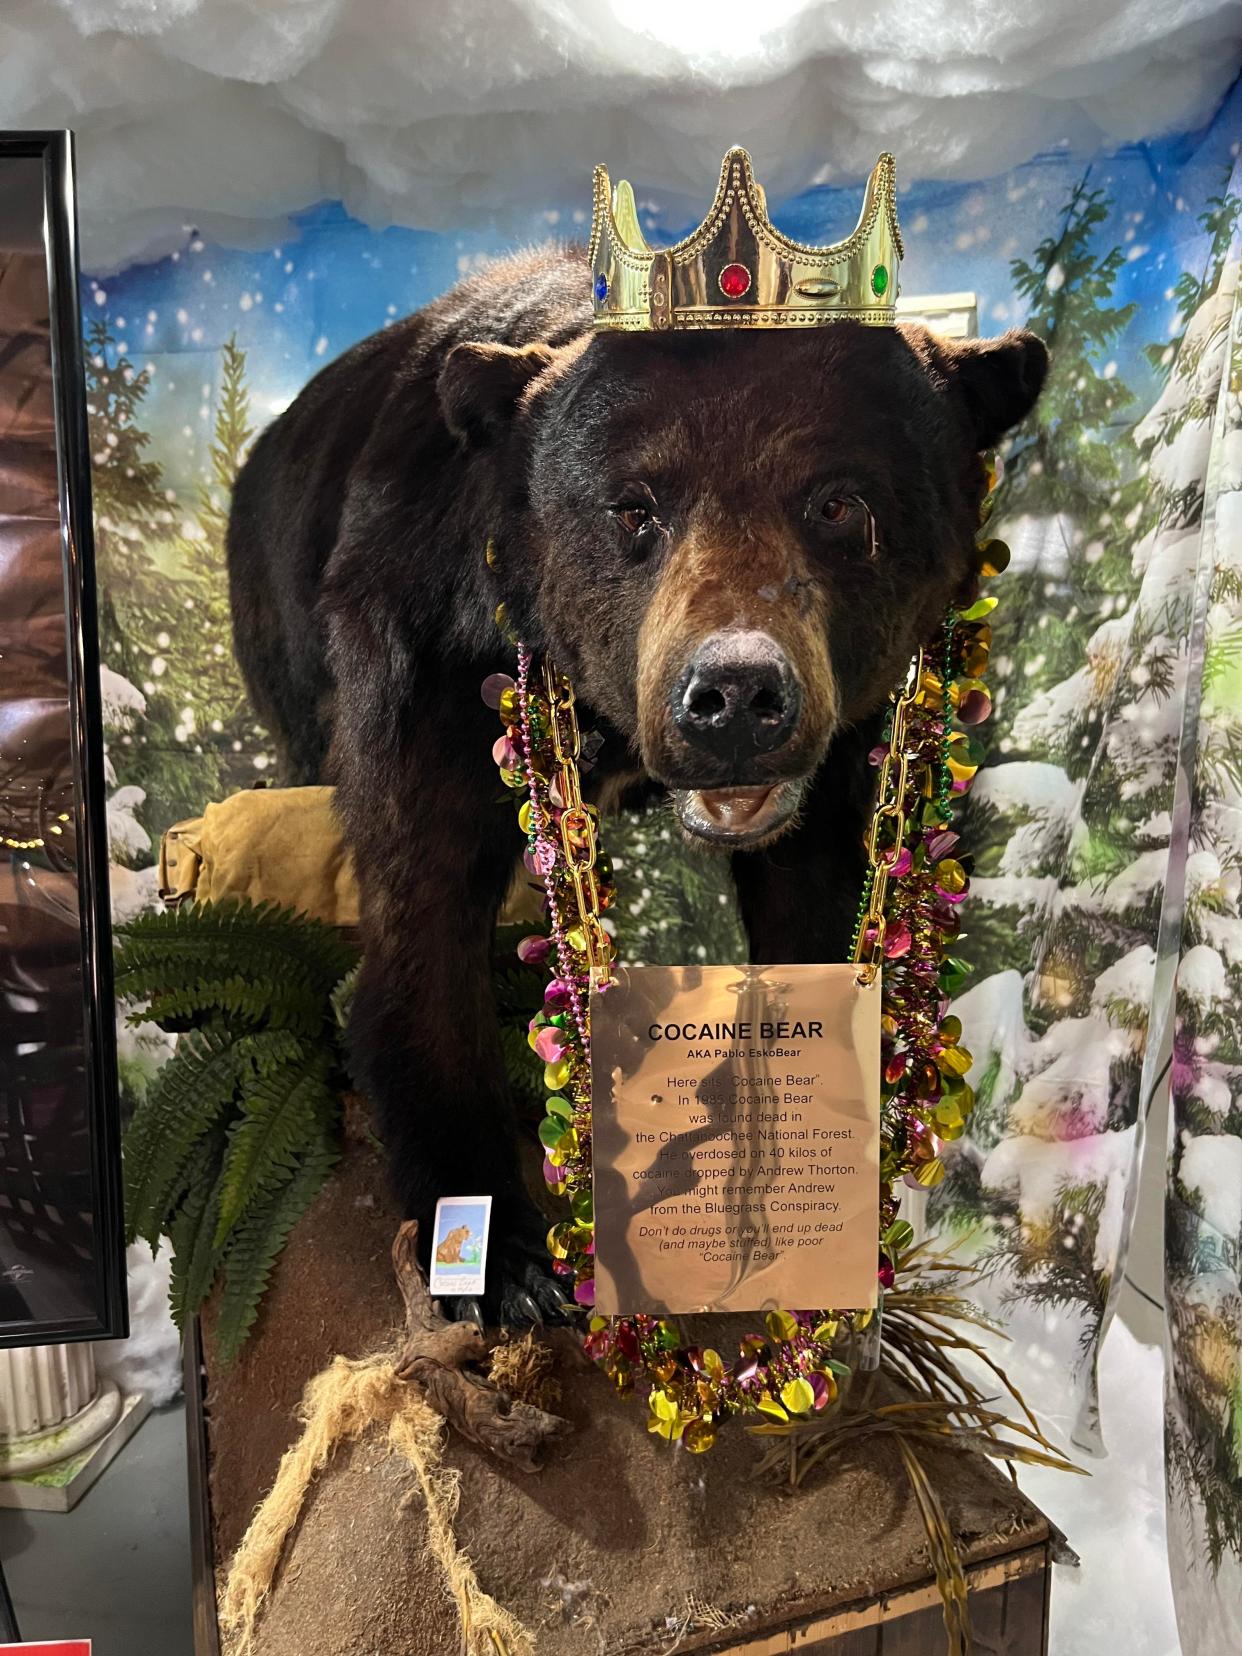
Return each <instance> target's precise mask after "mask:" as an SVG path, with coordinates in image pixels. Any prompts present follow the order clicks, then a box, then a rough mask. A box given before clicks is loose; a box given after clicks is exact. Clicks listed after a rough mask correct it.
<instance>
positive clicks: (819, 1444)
mask: <svg viewBox="0 0 1242 1656" xmlns="http://www.w3.org/2000/svg"><path fill="white" fill-rule="evenodd" d="M974 1274H976V1273H975V1272H974V1268H973V1267H972V1266H970V1265H968V1264H963V1263H962V1262H961V1261H960V1260H955V1259H952V1258H951V1257H950V1255H949V1254H948V1252H947V1251H943V1250H942V1251H934V1250H933V1249H932V1248H931V1246H930V1245H929V1244H928V1243H926V1242H924V1243H920V1244H919V1245H918V1246H917V1247H913V1248H910V1249H908V1250H907V1251H906V1252H905V1253H904V1254H903V1255H902V1256H901V1259H900V1261H899V1263H898V1266H897V1285H896V1286H895V1287H894V1288H893V1289H891V1290H890V1291H889V1292H888V1293H887V1294H886V1295H885V1296H884V1305H883V1315H882V1319H881V1323H880V1345H879V1351H880V1359H879V1366H878V1368H877V1369H875V1370H873V1371H872V1372H870V1373H857V1374H855V1375H854V1377H853V1379H852V1381H851V1383H850V1384H848V1385H845V1386H843V1387H842V1388H841V1390H840V1393H839V1395H838V1397H837V1399H836V1401H835V1402H834V1403H832V1404H830V1405H829V1406H828V1408H826V1409H825V1410H824V1412H823V1413H822V1414H820V1415H816V1416H814V1417H812V1418H811V1419H802V1420H789V1421H779V1422H778V1421H770V1420H765V1421H764V1422H763V1423H762V1424H761V1425H757V1426H752V1427H750V1428H748V1430H749V1431H750V1432H751V1433H752V1435H753V1436H755V1437H764V1438H770V1439H773V1440H774V1441H773V1442H772V1443H771V1444H770V1445H769V1446H768V1447H767V1449H766V1451H765V1453H764V1454H763V1456H762V1457H761V1459H760V1462H759V1468H758V1470H759V1472H760V1473H773V1472H781V1473H783V1474H784V1476H786V1477H787V1478H788V1480H789V1482H790V1484H792V1485H797V1484H800V1483H801V1482H802V1480H803V1479H804V1478H805V1477H806V1476H807V1474H808V1473H809V1472H811V1471H812V1470H813V1468H815V1467H817V1466H822V1465H823V1464H824V1463H825V1462H827V1461H829V1460H830V1459H831V1458H832V1456H833V1455H835V1454H837V1453H839V1452H840V1451H841V1450H843V1449H853V1448H855V1447H856V1446H857V1445H858V1444H859V1443H861V1442H864V1441H866V1440H867V1439H868V1438H877V1437H885V1438H888V1439H889V1440H890V1441H892V1442H893V1443H894V1444H895V1445H896V1447H897V1450H898V1452H899V1453H900V1455H901V1460H902V1465H903V1466H904V1467H905V1471H906V1476H907V1477H908V1478H909V1480H910V1487H911V1489H912V1491H913V1493H914V1498H915V1502H916V1504H917V1506H918V1509H919V1514H920V1516H921V1518H922V1520H923V1525H924V1528H925V1529H926V1531H927V1541H928V1546H929V1548H930V1551H931V1559H932V1566H933V1569H934V1570H935V1575H936V1583H937V1586H938V1587H939V1589H940V1595H941V1599H942V1600H943V1604H944V1620H945V1633H946V1636H947V1641H948V1644H947V1649H948V1652H949V1656H971V1652H972V1651H973V1649H974V1643H973V1638H972V1635H971V1627H970V1607H969V1602H968V1598H967V1586H966V1576H965V1571H964V1569H963V1567H962V1559H961V1552H960V1549H959V1547H958V1544H957V1538H956V1537H955V1535H954V1534H953V1528H952V1525H951V1524H950V1522H949V1520H948V1518H947V1516H946V1514H945V1511H944V1508H943V1506H942V1505H941V1502H940V1498H939V1496H938V1495H937V1494H936V1491H935V1488H934V1487H933V1485H932V1482H931V1479H930V1477H929V1475H928V1473H927V1470H926V1468H925V1466H924V1465H923V1462H922V1461H921V1459H920V1458H919V1451H920V1449H926V1448H948V1447H953V1448H958V1449H967V1450H970V1451H973V1452H974V1453H977V1454H983V1455H987V1456H989V1457H990V1458H991V1459H993V1460H1001V1461H1004V1462H1006V1464H1007V1465H1008V1467H1009V1470H1010V1474H1011V1476H1013V1475H1015V1474H1014V1466H1015V1464H1016V1463H1021V1464H1023V1465H1027V1466H1047V1467H1052V1468H1054V1469H1056V1470H1058V1471H1062V1472H1076V1473H1079V1474H1080V1475H1083V1476H1085V1475H1086V1474H1085V1473H1084V1472H1083V1469H1082V1468H1081V1467H1078V1466H1075V1465H1074V1463H1073V1461H1071V1460H1070V1459H1069V1458H1068V1456H1067V1455H1065V1454H1064V1453H1063V1452H1062V1451H1061V1450H1060V1449H1058V1448H1057V1447H1056V1445H1055V1444H1053V1443H1051V1442H1050V1441H1049V1440H1048V1438H1047V1437H1045V1435H1044V1433H1043V1431H1042V1430H1041V1428H1040V1425H1039V1422H1038V1420H1037V1419H1036V1418H1035V1415H1034V1413H1033V1412H1032V1411H1031V1409H1030V1408H1029V1407H1028V1405H1027V1403H1026V1400H1025V1399H1024V1398H1023V1396H1022V1394H1021V1393H1020V1392H1019V1390H1018V1388H1017V1387H1016V1386H1015V1385H1014V1383H1013V1381H1012V1380H1010V1378H1009V1376H1008V1375H1007V1374H1006V1373H1005V1370H1004V1369H1003V1368H1002V1367H1001V1365H1000V1364H999V1363H998V1362H997V1361H996V1359H995V1358H994V1357H993V1356H992V1355H991V1354H990V1353H989V1352H988V1351H987V1350H986V1348H985V1347H984V1346H983V1345H982V1344H981V1343H980V1341H979V1340H978V1339H976V1338H974V1337H973V1331H974V1330H986V1331H987V1332H989V1333H991V1334H993V1335H996V1336H998V1337H999V1338H1001V1339H1007V1338H1008V1336H1007V1335H1006V1334H1005V1332H1004V1330H1003V1329H1002V1328H1000V1327H999V1326H998V1324H997V1323H995V1322H994V1321H993V1320H992V1318H990V1317H988V1316H987V1315H986V1314H985V1313H984V1312H983V1311H982V1310H980V1308H979V1307H978V1306H977V1305H974V1304H972V1303H971V1301H970V1300H968V1299H967V1298H965V1297H964V1295H963V1294H962V1293H961V1292H960V1289H961V1287H962V1286H963V1285H964V1284H966V1283H968V1282H969V1280H970V1278H971V1276H972V1275H974ZM971 1361H973V1362H975V1363H978V1364H980V1365H982V1367H983V1368H984V1369H985V1370H986V1371H987V1372H989V1373H991V1374H992V1375H994V1376H995V1377H996V1380H997V1381H998V1387H997V1391H996V1394H995V1395H992V1396H989V1395H988V1394H987V1393H985V1392H984V1391H983V1390H981V1389H980V1387H979V1385H978V1384H977V1383H976V1381H975V1380H974V1379H972V1378H971V1375H970V1374H969V1373H968V1372H967V1371H966V1370H965V1369H964V1368H963V1366H962V1364H963V1362H971Z"/></svg>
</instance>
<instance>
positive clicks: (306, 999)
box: [141, 975, 324, 1035]
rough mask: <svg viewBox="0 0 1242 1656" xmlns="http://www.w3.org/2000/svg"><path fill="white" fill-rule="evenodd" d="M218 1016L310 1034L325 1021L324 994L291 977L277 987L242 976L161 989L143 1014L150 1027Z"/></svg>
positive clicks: (152, 997) (154, 994)
mask: <svg viewBox="0 0 1242 1656" xmlns="http://www.w3.org/2000/svg"><path fill="white" fill-rule="evenodd" d="M216 1012H222V1013H227V1014H228V1015H229V1017H230V1018H231V1019H233V1020H235V1021H236V1020H241V1021H245V1022H247V1023H251V1024H264V1025H266V1026H267V1027H268V1028H271V1029H277V1028H279V1029H291V1030H295V1031H298V1032H300V1033H302V1034H307V1035H309V1034H310V1033H312V1031H314V1030H315V1029H316V1028H317V1027H318V1026H319V1025H320V1024H321V1023H322V1022H323V1016H324V1005H323V994H322V992H320V991H318V990H317V989H316V988H315V987H314V985H313V984H311V983H309V982H307V981H306V980H301V981H299V980H298V979H296V978H294V977H292V976H291V975H287V976H286V977H285V979H284V981H283V982H281V983H280V984H273V985H269V984H265V983H262V982H260V981H257V980H251V981H250V982H249V983H248V982H246V980H245V979H244V978H240V977H232V978H216V979H210V980H209V979H200V980H199V981H198V982H195V983H192V984H188V985H187V986H186V987H185V988H182V989H174V990H172V991H171V992H165V991H163V990H158V991H156V992H155V993H153V994H152V995H151V1000H150V1004H149V1006H148V1008H147V1010H146V1012H145V1013H143V1014H141V1016H142V1017H143V1018H145V1019H147V1020H149V1021H150V1022H151V1023H157V1024H170V1023H175V1022H179V1021H181V1020H184V1019H186V1018H198V1017H204V1016H210V1015H211V1014H212V1013H216Z"/></svg>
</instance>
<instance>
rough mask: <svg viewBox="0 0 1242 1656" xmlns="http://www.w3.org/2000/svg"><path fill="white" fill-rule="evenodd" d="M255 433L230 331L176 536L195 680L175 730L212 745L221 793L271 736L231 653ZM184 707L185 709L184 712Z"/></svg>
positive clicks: (264, 751) (249, 770)
mask: <svg viewBox="0 0 1242 1656" xmlns="http://www.w3.org/2000/svg"><path fill="white" fill-rule="evenodd" d="M254 434H255V428H254V426H253V425H252V424H251V409H250V393H249V390H248V389H247V385H246V353H245V351H244V350H242V348H241V347H240V346H239V345H238V343H237V337H236V335H232V336H231V337H230V338H229V339H227V340H226V341H225V343H224V346H223V348H222V351H221V373H220V387H219V390H218V392H217V395H216V404H215V420H214V423H213V426H212V441H211V446H210V449H209V451H208V465H209V467H210V471H209V474H208V476H207V477H206V478H204V479H202V480H201V481H200V482H199V485H198V501H197V508H196V511H195V514H194V517H193V518H187V519H186V520H185V521H184V522H183V523H182V526H181V530H180V533H179V536H178V543H177V544H178V552H179V562H180V567H181V569H182V571H183V575H184V580H185V582H186V585H187V587H188V589H189V590H190V592H191V594H192V597H193V604H194V612H193V614H194V624H193V629H192V634H191V635H190V636H188V637H187V638H186V639H185V642H184V645H183V648H185V649H187V650H188V651H189V654H190V656H191V658H192V660H193V667H194V683H193V688H192V689H191V691H190V692H189V694H188V695H187V698H186V707H185V709H184V712H183V717H182V724H181V727H180V728H181V731H182V733H183V739H186V740H188V739H189V738H190V736H191V735H193V737H194V738H195V740H196V741H198V742H201V743H202V744H203V745H204V747H206V748H207V749H209V750H210V751H212V752H214V753H215V754H216V756H217V764H218V786H219V789H220V791H221V792H224V793H227V792H230V791H232V790H233V789H235V788H241V787H247V786H249V785H250V784H251V783H253V781H254V779H255V774H256V765H257V766H258V768H259V770H260V771H262V770H265V769H266V768H267V758H268V748H269V739H268V737H267V734H266V732H265V731H264V730H263V728H262V726H261V725H259V724H258V723H257V722H256V720H255V717H254V714H253V712H252V711H251V708H250V705H249V701H248V699H247V696H246V689H245V685H244V684H243V683H242V678H241V674H240V672H239V671H238V667H237V662H236V659H235V657H234V654H233V623H232V616H231V614H230V610H229V584H228V569H227V565H226V557H225V535H226V533H227V531H228V522H229V503H230V501H231V499H232V495H233V484H234V482H235V481H236V478H237V474H238V472H239V471H240V470H241V467H242V463H243V462H244V460H245V458H246V455H247V453H248V452H249V449H250V443H251V440H252V438H253V437H254ZM187 714H188V717H186V716H185V715H187Z"/></svg>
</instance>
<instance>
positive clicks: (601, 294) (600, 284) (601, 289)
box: [595, 271, 608, 305]
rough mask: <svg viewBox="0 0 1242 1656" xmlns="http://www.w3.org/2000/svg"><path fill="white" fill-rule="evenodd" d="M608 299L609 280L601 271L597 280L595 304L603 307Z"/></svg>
mask: <svg viewBox="0 0 1242 1656" xmlns="http://www.w3.org/2000/svg"><path fill="white" fill-rule="evenodd" d="M607 297H608V278H607V276H605V275H604V274H603V272H602V271H601V272H600V274H599V275H598V276H597V277H596V278H595V303H596V304H597V305H602V304H603V302H604V300H605V299H607Z"/></svg>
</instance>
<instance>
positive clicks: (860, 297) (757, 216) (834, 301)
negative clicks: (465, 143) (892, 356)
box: [589, 149, 904, 330]
mask: <svg viewBox="0 0 1242 1656" xmlns="http://www.w3.org/2000/svg"><path fill="white" fill-rule="evenodd" d="M895 186H896V167H895V165H894V162H893V158H892V156H891V155H882V156H881V157H880V159H879V160H878V161H877V162H876V164H875V169H874V171H873V172H872V174H871V177H870V178H869V179H868V180H867V193H866V196H865V197H864V199H863V207H862V213H861V215H860V217H859V220H858V224H857V227H856V228H855V230H854V233H853V234H852V235H850V236H847V237H846V239H845V240H844V241H840V242H834V243H833V245H832V246H831V247H803V246H801V244H800V243H798V242H795V241H790V239H789V237H788V236H782V235H781V233H780V231H779V230H777V229H776V228H775V227H774V225H773V224H772V222H771V220H770V219H769V218H768V207H767V199H766V197H765V196H764V193H763V188H762V186H761V185H759V184H757V183H756V182H755V174H754V169H753V168H752V166H751V161H750V156H749V155H748V154H747V153H746V151H745V150H744V149H731V150H730V151H729V153H728V154H727V155H726V156H725V158H724V161H723V163H722V164H721V168H720V186H719V188H718V189H717V191H716V199H715V201H713V202H712V205H711V210H710V212H709V213H708V215H707V217H706V218H705V219H704V220H703V222H702V224H700V226H699V227H698V229H697V230H695V231H694V232H693V234H692V235H689V236H687V237H686V238H685V240H684V241H679V242H678V243H677V245H676V246H675V247H669V248H665V249H660V250H656V249H654V248H651V247H648V246H647V242H646V238H645V237H644V236H643V233H642V230H641V229H640V228H639V223H638V208H637V207H636V206H635V203H634V191H633V190H632V189H631V188H630V185H629V184H628V183H627V182H626V180H625V179H621V180H620V182H619V183H618V184H617V187H616V189H615V190H614V189H613V187H612V185H611V183H610V181H609V178H608V172H607V169H606V168H604V167H596V169H595V213H594V218H593V220H592V223H591V245H590V250H589V252H590V260H591V281H592V294H593V297H594V301H595V326H596V327H597V328H623V329H629V330H639V329H664V328H808V327H809V328H818V327H822V326H824V325H825V324H826V323H828V322H846V321H848V322H865V323H867V324H868V326H870V327H876V328H891V327H892V326H893V324H894V322H895V321H896V315H897V313H896V302H897V276H898V271H899V268H900V263H901V257H902V253H903V251H904V249H903V248H902V245H901V231H900V229H899V228H898V225H897V198H896V187H895Z"/></svg>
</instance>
